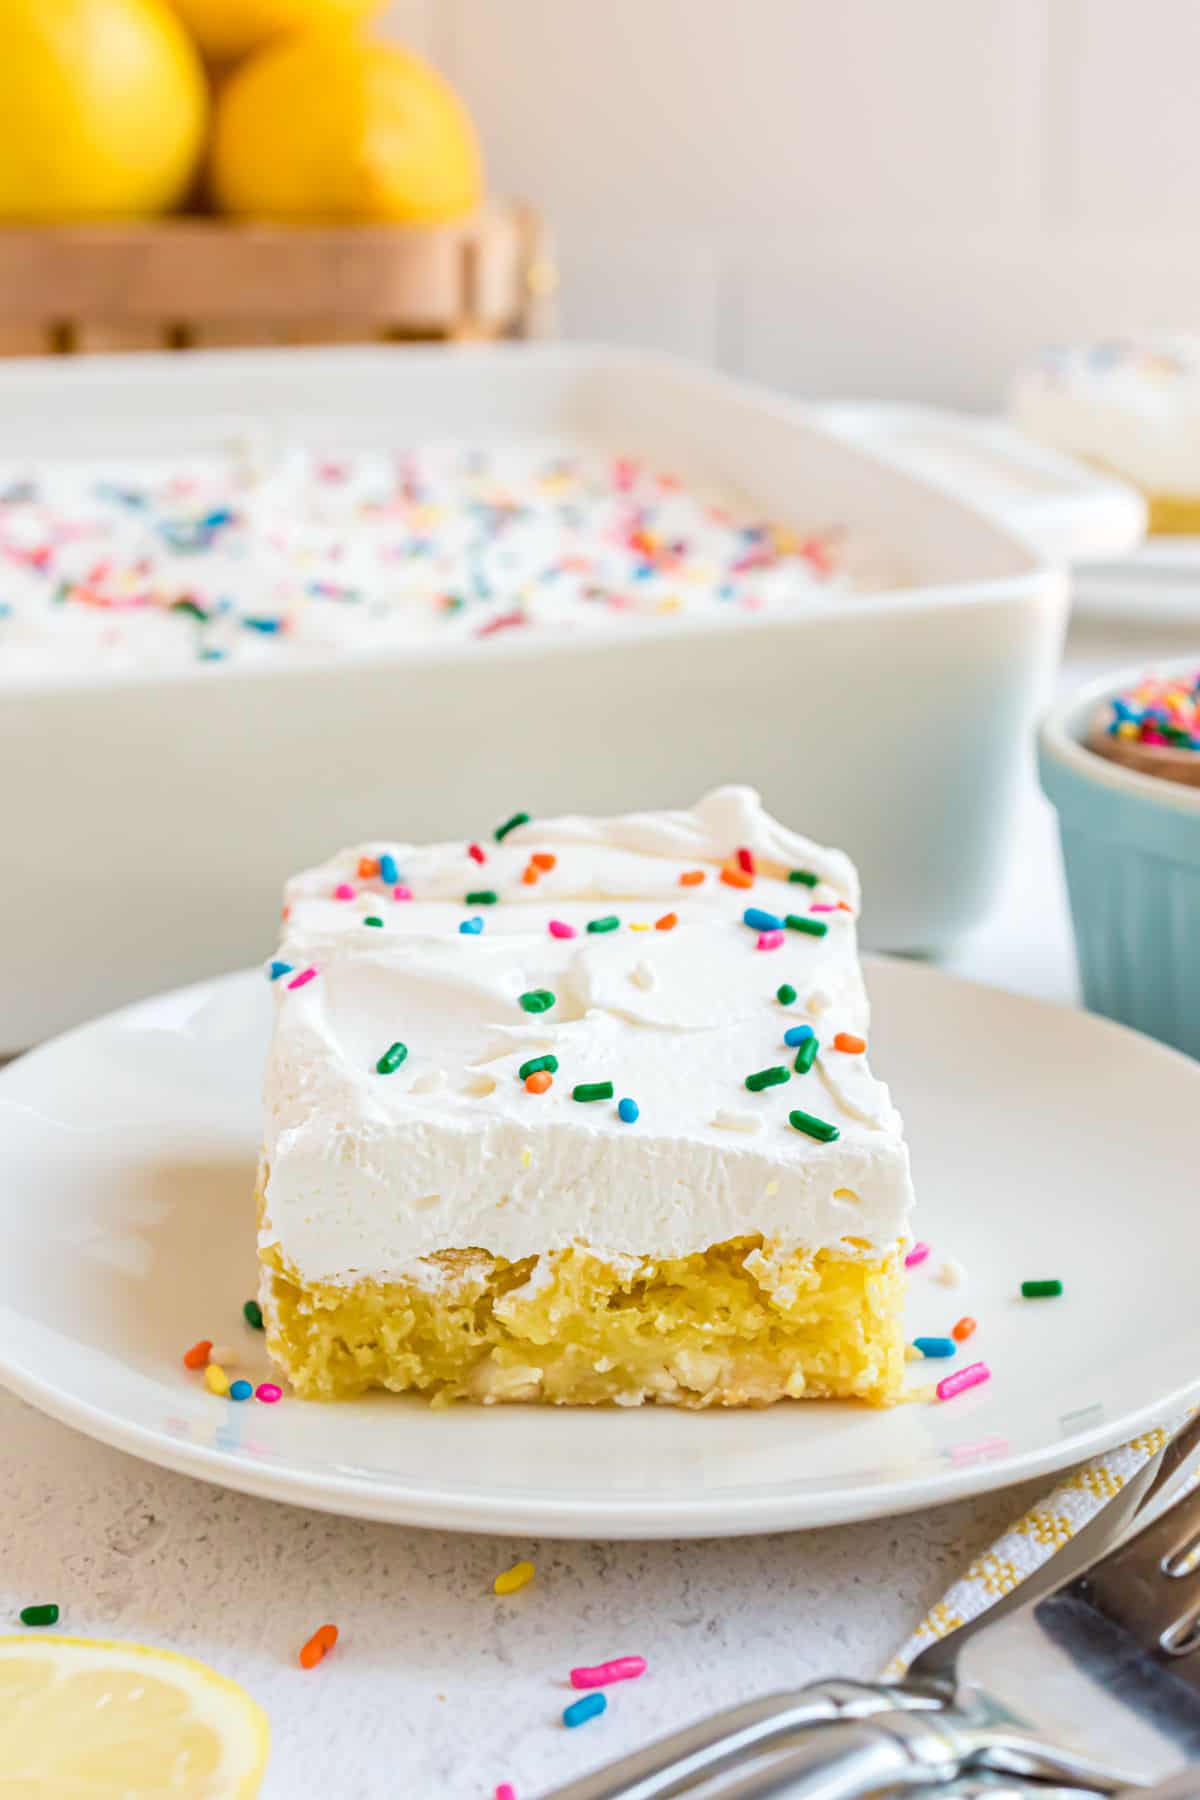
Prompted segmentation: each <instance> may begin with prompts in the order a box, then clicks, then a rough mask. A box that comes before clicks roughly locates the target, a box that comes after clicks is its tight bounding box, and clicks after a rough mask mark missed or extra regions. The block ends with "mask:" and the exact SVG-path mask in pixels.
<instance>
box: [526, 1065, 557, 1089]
mask: <svg viewBox="0 0 1200 1800" xmlns="http://www.w3.org/2000/svg"><path fill="white" fill-rule="evenodd" d="M553 1083H554V1077H553V1075H552V1074H551V1073H550V1071H549V1069H535V1070H534V1071H533V1074H532V1075H527V1076H526V1077H525V1092H526V1093H527V1094H544V1093H545V1092H546V1089H547V1088H548V1087H551V1086H553Z"/></svg>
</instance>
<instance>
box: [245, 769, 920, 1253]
mask: <svg viewBox="0 0 1200 1800" xmlns="http://www.w3.org/2000/svg"><path fill="white" fill-rule="evenodd" d="M473 848H474V852H475V854H474V855H472V853H471V850H472V847H471V846H468V845H467V844H465V843H452V844H438V845H433V846H414V845H408V844H388V843H384V842H382V841H381V842H377V843H371V844H367V845H364V846H361V847H359V848H356V849H353V850H345V851H342V852H341V853H340V854H339V855H338V856H336V857H334V858H333V859H332V861H330V862H328V863H326V864H324V865H322V866H321V867H320V868H317V869H312V870H309V871H307V872H306V873H304V874H302V875H298V876H296V877H295V878H294V879H293V880H292V881H291V882H289V883H288V887H287V909H286V911H287V926H286V935H285V938H284V942H283V944H282V947H281V949H280V951H279V953H278V957H277V959H276V960H275V961H274V962H273V964H272V965H271V972H272V973H273V974H274V977H275V981H274V987H275V1003H276V1016H275V1029H274V1034H273V1040H272V1044H271V1049H270V1054H269V1060H268V1066H267V1073H266V1085H265V1110H266V1128H265V1143H264V1153H265V1161H266V1164H267V1167H268V1170H269V1178H268V1184H267V1189H266V1211H265V1219H264V1224H263V1228H262V1243H263V1245H264V1246H274V1247H277V1249H278V1251H279V1252H280V1253H281V1254H282V1256H283V1258H284V1260H285V1261H286V1263H287V1264H288V1265H289V1266H290V1267H291V1268H292V1269H293V1270H294V1271H295V1272H296V1273H297V1274H298V1275H300V1276H301V1278H303V1279H305V1280H309V1281H327V1282H334V1283H352V1282H354V1281H356V1280H361V1279H365V1278H368V1277H373V1278H375V1279H379V1280H387V1279H395V1278H400V1277H401V1276H404V1277H406V1278H407V1277H410V1276H411V1275H412V1273H413V1265H414V1263H415V1262H416V1261H417V1260H418V1259H419V1258H421V1257H424V1256H427V1255H429V1254H430V1253H432V1252H435V1251H438V1250H444V1249H450V1248H466V1247H479V1248H483V1249H486V1250H489V1251H491V1252H492V1253H493V1254H495V1255H499V1256H503V1257H506V1258H510V1259H517V1258H521V1257H526V1256H531V1255H536V1254H538V1253H540V1252H543V1251H547V1250H550V1249H555V1248H558V1247H561V1246H566V1245H570V1244H577V1243H582V1244H587V1245H590V1246H591V1247H592V1248H593V1249H594V1250H596V1251H597V1252H599V1253H601V1254H603V1255H606V1256H609V1257H619V1256H625V1255H632V1256H647V1255H649V1256H661V1257H673V1256H685V1255H688V1254H691V1253H692V1252H695V1251H699V1250H704V1249H706V1248H708V1247H709V1246H710V1245H712V1244H715V1243H719V1242H722V1241H723V1240H725V1239H728V1238H731V1237H737V1236H742V1235H746V1234H751V1233H759V1232H761V1233H762V1234H763V1236H764V1238H765V1239H767V1240H768V1242H770V1243H772V1244H778V1245H780V1246H783V1247H785V1248H790V1247H794V1246H805V1247H809V1248H813V1249H816V1248H834V1249H836V1250H837V1251H838V1252H839V1253H841V1254H844V1255H845V1256H847V1257H865V1256H873V1255H876V1254H878V1253H879V1252H880V1251H885V1250H887V1249H888V1248H890V1247H891V1246H892V1245H894V1244H895V1242H896V1241H897V1239H899V1238H902V1237H903V1236H904V1234H905V1233H906V1230H907V1222H908V1216H909V1210H910V1206H911V1203H912V1190H911V1183H910V1178H909V1168H908V1156H907V1151H906V1148H905V1144H904V1141H903V1137H902V1128H901V1121H900V1117H899V1115H898V1113H897V1112H896V1109H895V1107H894V1106H893V1105H892V1102H891V1100H890V1097H889V1095H888V1091H887V1089H886V1087H884V1086H883V1084H882V1083H881V1082H879V1081H878V1080H876V1079H875V1077H874V1076H873V1075H872V1073H871V1071H870V1068H869V1065H868V1062H867V1057H866V1055H864V1054H861V1053H855V1052H854V1051H853V1050H843V1049H838V1048H836V1047H835V1038H836V1037H837V1035H838V1034H839V1033H849V1034H853V1035H855V1036H858V1037H862V1038H865V1037H866V1033H867V1028H868V1005H867V998H866V993H865V990H864V986H863V981H862V976H861V972H860V969H859V964H858V958H857V954H856V947H855V913H856V911H857V907H858V881H857V877H856V874H855V870H854V868H853V865H852V864H851V863H850V861H849V860H848V858H846V857H845V856H844V855H842V854H841V853H840V852H838V851H835V850H827V849H822V848H820V847H819V846H817V845H815V844H813V843H811V842H809V840H807V839H806V838H803V837H800V836H798V835H797V834H796V833H794V832H791V831H789V830H787V829H786V828H785V827H783V826H782V825H780V824H779V823H777V822H776V821H775V820H774V819H772V818H771V817H770V816H769V815H768V814H767V813H766V812H765V811H764V810H763V808H762V806H761V804H760V802H759V799H758V796H757V795H756V794H755V793H754V792H753V791H752V790H750V789H748V788H740V787H729V788H721V789H718V790H716V791H715V792H713V793H711V794H709V795H708V796H707V797H706V798H705V799H703V800H701V801H700V802H699V804H698V805H697V806H696V807H695V808H694V809H692V810H691V811H679V812H659V813H637V814H630V815H628V816H625V817H620V818H610V819H586V818H575V817H568V818H560V819H538V820H533V821H531V822H529V823H525V824H520V825H518V826H516V827H515V828H513V829H511V830H509V831H507V832H506V833H505V835H504V837H503V841H502V842H496V841H494V839H493V838H492V836H491V835H489V836H488V837H486V838H481V839H480V842H479V843H478V844H477V845H475V846H474V847H473ZM481 854H482V856H483V857H484V858H485V860H484V861H482V862H480V861H479V860H477V858H478V857H479V856H480V855H481ZM535 858H536V859H537V860H536V861H535V860H534V859H535ZM743 863H749V864H751V865H752V867H753V875H752V877H749V878H748V877H747V874H746V873H745V871H744V870H743V868H742V864H743ZM380 865H382V869H380ZM377 870H378V871H379V872H378V873H377V872H376V871H377ZM793 871H797V872H800V873H803V874H804V875H805V876H806V877H807V878H808V879H807V880H805V881H799V880H793V879H790V877H791V875H792V872H793ZM730 875H731V876H732V878H733V883H737V884H739V885H734V884H731V882H730V880H729V879H727V878H726V877H727V876H730ZM698 877H702V879H698ZM747 879H750V880H751V881H752V885H740V883H744V882H746V881H747ZM397 895H399V896H400V897H399V898H397V897H396V896H397ZM410 895H411V898H409V897H407V896H410ZM488 895H495V896H496V898H495V899H494V900H491V899H488V898H485V897H482V896H488ZM748 908H751V909H754V912H755V916H754V917H753V918H752V922H751V923H750V924H747V923H746V922H745V917H744V915H745V913H746V910H747V909H748ZM758 912H762V913H766V914H768V915H770V916H771V917H772V918H778V919H780V920H783V919H785V918H786V917H787V916H788V915H790V916H791V917H792V918H793V919H797V918H803V919H805V920H808V921H811V922H812V923H814V924H816V925H824V926H825V927H826V930H825V932H824V934H823V935H820V936H813V935H808V933H806V932H805V931H802V930H798V929H796V928H794V927H789V926H787V925H786V924H783V925H781V928H780V932H779V933H778V936H779V937H780V938H781V940H782V941H781V942H779V943H778V945H777V947H773V948H772V947H765V946H769V945H772V944H774V942H775V937H776V935H777V934H776V933H775V932H774V930H773V929H772V928H771V927H770V925H769V923H768V926H767V927H766V928H764V927H763V924H762V921H761V920H759V919H758V918H757V916H756V915H757V913H758ZM613 919H615V920H616V921H617V923H616V924H615V925H611V924H609V921H611V920H613ZM368 920H378V921H380V923H378V924H374V925H372V924H369V923H367V921H368ZM477 921H478V922H481V929H477V928H476V922H477ZM597 924H599V925H600V926H601V929H597V930H589V929H588V927H589V925H597ZM464 925H465V926H467V927H468V929H465V930H464V929H462V927H463V926H464ZM760 941H761V942H762V943H763V945H764V947H761V948H760ZM281 965H285V966H284V967H283V968H282V970H281ZM310 971H314V972H311V973H310ZM784 984H786V985H787V986H790V987H791V988H794V989H795V994H796V997H795V999H794V1000H792V1001H790V1002H786V1003H785V1002H781V1000H780V999H779V998H778V997H777V996H778V990H779V989H780V987H781V986H782V985H784ZM539 992H540V993H542V994H546V993H548V994H551V995H553V1004H551V1005H550V1006H548V1008H547V1009H546V1010H544V1011H527V1010H525V1009H524V1008H523V1006H522V1000H521V997H522V996H523V995H524V996H529V995H536V994H538V993H539ZM805 1025H807V1026H811V1028H812V1029H813V1031H814V1032H815V1033H816V1036H817V1038H818V1040H819V1044H820V1048H819V1051H818V1054H817V1058H816V1062H815V1064H814V1066H813V1067H812V1069H811V1070H810V1071H809V1072H808V1073H805V1074H799V1073H795V1072H793V1062H794V1059H795V1056H796V1050H795V1048H793V1047H789V1046H788V1045H786V1044H785V1042H784V1033H785V1032H786V1031H788V1030H789V1029H790V1028H794V1027H798V1026H805ZM395 1043H401V1044H403V1045H404V1046H405V1048H406V1055H405V1057H404V1059H403V1061H402V1062H401V1063H400V1065H399V1066H398V1067H396V1068H395V1069H394V1070H393V1072H391V1073H380V1072H379V1071H378V1067H377V1065H378V1064H379V1062H380V1059H381V1058H384V1057H385V1054H386V1052H387V1051H388V1050H389V1049H390V1048H391V1046H392V1045H393V1044H395ZM544 1056H552V1057H554V1058H556V1059H557V1065H558V1066H557V1069H556V1070H555V1071H554V1072H553V1084H552V1086H551V1087H550V1089H549V1090H548V1091H547V1092H545V1093H542V1094H532V1093H529V1092H528V1091H527V1090H526V1088H525V1085H524V1082H523V1080H522V1079H521V1077H520V1074H519V1071H520V1069H521V1066H522V1065H523V1064H525V1063H526V1062H528V1061H530V1060H532V1059H534V1058H539V1057H544ZM780 1065H782V1066H783V1067H784V1068H786V1069H787V1070H788V1071H789V1077H788V1079H787V1081H786V1082H784V1083H782V1084H780V1085H776V1086H769V1087H766V1088H764V1089H762V1090H761V1091H757V1092H752V1091H749V1090H748V1089H747V1087H746V1077H747V1076H748V1075H750V1074H752V1073H754V1072H756V1071H760V1070H763V1069H766V1068H770V1067H776V1066H780ZM608 1081H611V1083H612V1084H613V1093H612V1097H611V1099H608V1098H605V1099H600V1100H579V1099H575V1098H573V1097H572V1096H573V1090H574V1089H575V1088H576V1087H577V1086H579V1085H585V1086H586V1085H588V1084H595V1083H603V1082H608ZM626 1097H627V1098H629V1099H632V1100H633V1101H634V1102H635V1103H636V1105H637V1108H638V1117H637V1119H636V1122H634V1123H625V1122H624V1121H623V1120H622V1119H621V1117H620V1115H619V1112H618V1103H619V1101H620V1100H621V1099H623V1098H626ZM793 1108H801V1109H803V1110H804V1111H805V1112H807V1113H809V1114H812V1115H814V1116H816V1117H817V1118H819V1119H821V1120H823V1121H826V1122H827V1123H828V1124H830V1125H833V1126H835V1127H836V1128H837V1131H838V1134H839V1135H838V1136H837V1138H836V1141H833V1142H828V1143H824V1142H818V1141H816V1140H815V1139H814V1138H812V1137H809V1136H806V1135H804V1134H802V1133H801V1132H799V1131H797V1130H795V1129H793V1127H792V1126H791V1125H790V1124H789V1122H788V1114H789V1111H790V1110H791V1109H793Z"/></svg>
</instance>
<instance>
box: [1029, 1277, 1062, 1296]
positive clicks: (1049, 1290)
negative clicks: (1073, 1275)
mask: <svg viewBox="0 0 1200 1800" xmlns="http://www.w3.org/2000/svg"><path fill="white" fill-rule="evenodd" d="M1062 1291H1063V1284H1062V1282H1061V1281H1023V1282H1022V1283H1021V1298H1022V1299H1023V1300H1057V1299H1058V1296H1059V1295H1060V1294H1061V1293H1062Z"/></svg>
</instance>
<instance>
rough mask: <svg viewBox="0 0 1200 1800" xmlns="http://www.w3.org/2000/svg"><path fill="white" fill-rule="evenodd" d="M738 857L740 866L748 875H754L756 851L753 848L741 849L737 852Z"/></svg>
mask: <svg viewBox="0 0 1200 1800" xmlns="http://www.w3.org/2000/svg"><path fill="white" fill-rule="evenodd" d="M737 859H738V868H739V869H744V870H745V872H746V874H747V875H753V873H754V852H753V851H752V850H739V851H738V853H737Z"/></svg>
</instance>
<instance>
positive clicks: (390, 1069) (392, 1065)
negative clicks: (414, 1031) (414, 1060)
mask: <svg viewBox="0 0 1200 1800" xmlns="http://www.w3.org/2000/svg"><path fill="white" fill-rule="evenodd" d="M407 1055H408V1045H407V1044H402V1043H400V1041H399V1039H397V1041H396V1042H395V1043H394V1044H393V1045H392V1047H391V1049H390V1050H385V1051H384V1053H383V1055H382V1056H381V1057H380V1059H379V1061H378V1062H377V1063H376V1064H375V1073H376V1074H377V1075H392V1074H394V1073H395V1071H396V1070H397V1069H398V1068H399V1067H400V1064H401V1063H402V1062H403V1061H404V1059H405V1057H406V1056H407Z"/></svg>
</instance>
